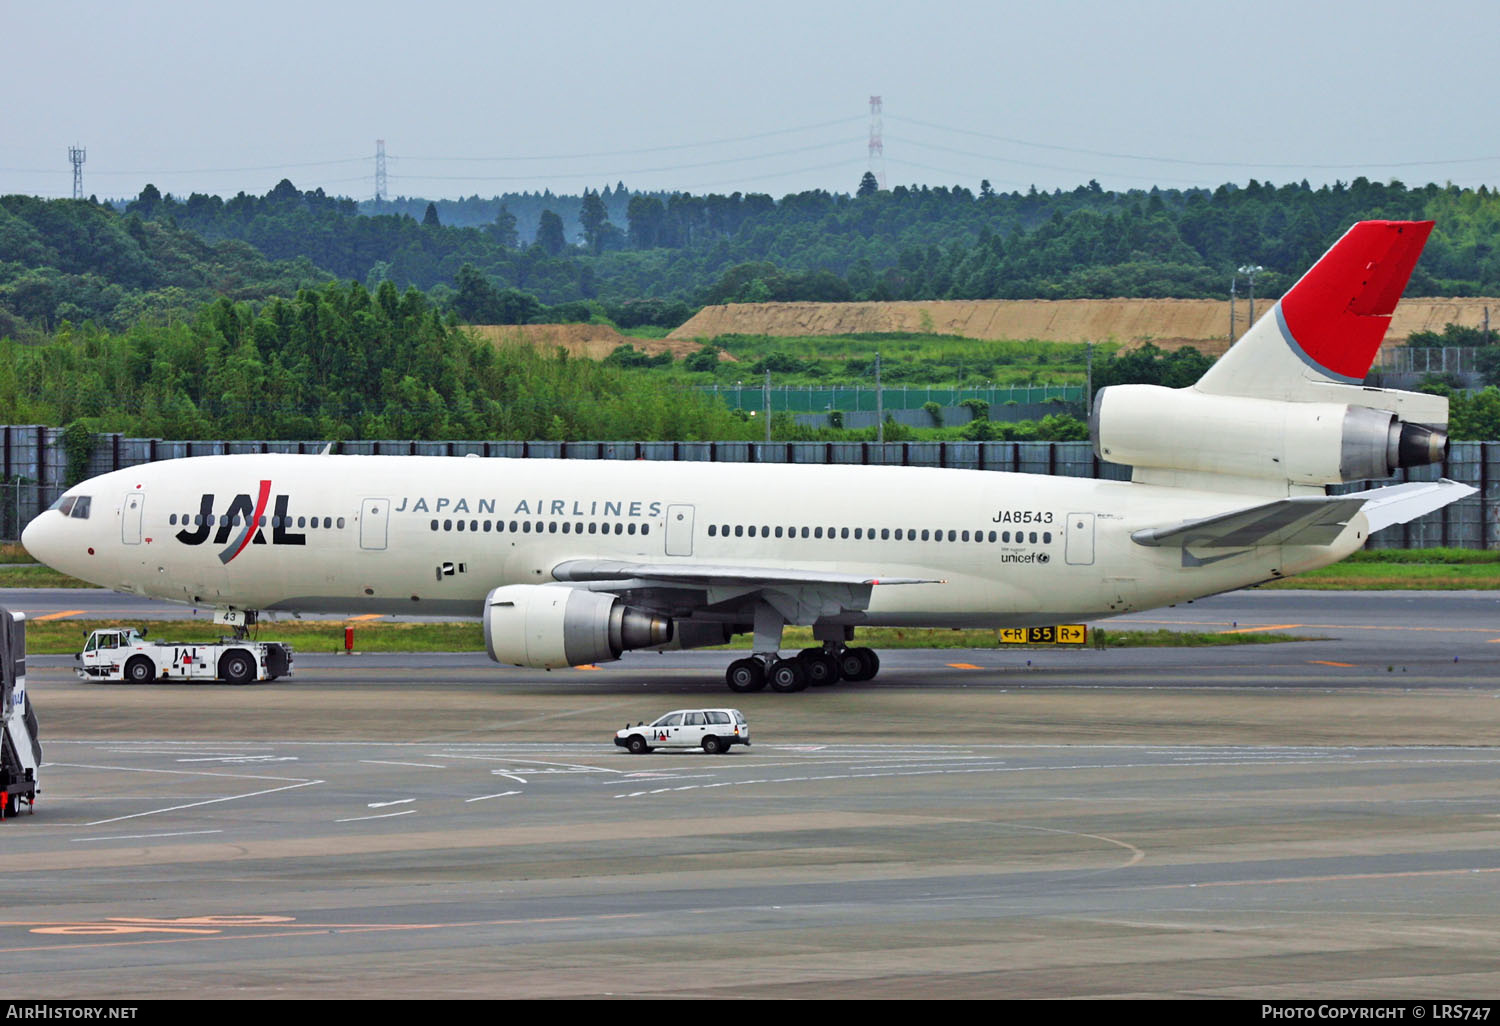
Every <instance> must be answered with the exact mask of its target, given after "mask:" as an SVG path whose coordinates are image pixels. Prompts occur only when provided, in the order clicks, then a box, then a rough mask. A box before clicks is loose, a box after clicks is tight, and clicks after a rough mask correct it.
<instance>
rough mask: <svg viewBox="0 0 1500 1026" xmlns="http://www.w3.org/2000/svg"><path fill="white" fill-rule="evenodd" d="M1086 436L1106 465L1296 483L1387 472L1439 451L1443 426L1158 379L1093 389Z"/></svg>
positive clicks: (1435, 458)
mask: <svg viewBox="0 0 1500 1026" xmlns="http://www.w3.org/2000/svg"><path fill="white" fill-rule="evenodd" d="M1089 434H1090V436H1091V437H1092V438H1093V442H1094V452H1095V454H1096V455H1097V456H1098V457H1099V458H1100V459H1104V460H1109V461H1110V462H1111V463H1123V464H1127V465H1129V466H1133V467H1154V468H1161V469H1166V470H1183V471H1191V472H1197V473H1205V474H1227V475H1232V476H1235V477H1253V478H1265V479H1270V480H1274V481H1288V482H1291V483H1292V484H1298V485H1325V484H1337V483H1341V482H1344V481H1358V480H1362V479H1364V478H1374V477H1390V476H1391V474H1392V473H1394V472H1395V470H1396V468H1397V467H1415V466H1421V465H1423V464H1427V463H1437V462H1440V461H1441V460H1442V459H1443V458H1444V457H1445V456H1446V455H1447V452H1448V435H1447V432H1445V431H1443V430H1441V429H1439V428H1433V427H1425V426H1423V425H1420V424H1409V423H1406V422H1405V421H1403V420H1401V419H1400V418H1399V417H1397V416H1396V415H1395V414H1394V413H1392V412H1390V411H1389V410H1376V409H1371V408H1369V407H1366V406H1354V405H1346V404H1343V403H1306V402H1283V401H1281V400H1278V399H1255V398H1246V397H1241V396H1226V395H1209V394H1206V393H1203V392H1198V391H1196V390H1195V389H1191V388H1163V387H1161V386H1159V385H1115V386H1112V387H1110V388H1105V389H1102V390H1100V392H1099V394H1098V395H1097V396H1096V397H1095V400H1094V410H1093V413H1092V414H1091V416H1090V417H1089Z"/></svg>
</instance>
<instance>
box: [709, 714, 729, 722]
mask: <svg viewBox="0 0 1500 1026" xmlns="http://www.w3.org/2000/svg"><path fill="white" fill-rule="evenodd" d="M708 722H709V723H713V724H720V723H725V724H727V723H728V722H729V716H728V714H726V713H721V712H709V713H708Z"/></svg>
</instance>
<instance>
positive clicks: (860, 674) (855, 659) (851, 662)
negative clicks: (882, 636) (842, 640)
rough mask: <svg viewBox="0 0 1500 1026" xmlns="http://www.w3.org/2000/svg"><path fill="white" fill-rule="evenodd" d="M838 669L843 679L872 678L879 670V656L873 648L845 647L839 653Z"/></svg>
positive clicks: (858, 679) (862, 679)
mask: <svg viewBox="0 0 1500 1026" xmlns="http://www.w3.org/2000/svg"><path fill="white" fill-rule="evenodd" d="M839 671H840V672H841V673H842V674H843V676H844V679H845V680H850V681H856V682H857V681H866V680H873V679H874V677H875V674H877V673H879V672H880V656H878V655H876V654H875V651H874V649H869V648H846V649H844V651H843V652H841V653H840V654H839Z"/></svg>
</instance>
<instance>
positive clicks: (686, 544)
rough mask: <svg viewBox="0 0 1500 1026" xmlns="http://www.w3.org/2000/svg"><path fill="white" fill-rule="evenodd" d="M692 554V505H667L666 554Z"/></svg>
mask: <svg viewBox="0 0 1500 1026" xmlns="http://www.w3.org/2000/svg"><path fill="white" fill-rule="evenodd" d="M692 554H693V507H691V506H668V507H667V555H669V556H691V555H692Z"/></svg>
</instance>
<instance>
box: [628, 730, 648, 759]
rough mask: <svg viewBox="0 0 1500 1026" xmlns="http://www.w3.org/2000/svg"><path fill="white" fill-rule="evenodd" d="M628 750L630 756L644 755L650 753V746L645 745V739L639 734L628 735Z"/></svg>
mask: <svg viewBox="0 0 1500 1026" xmlns="http://www.w3.org/2000/svg"><path fill="white" fill-rule="evenodd" d="M629 748H630V754H631V755H645V754H646V753H647V752H649V751H651V746H650V745H648V744H646V739H645V738H643V737H641V735H639V734H632V735H630V744H629Z"/></svg>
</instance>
